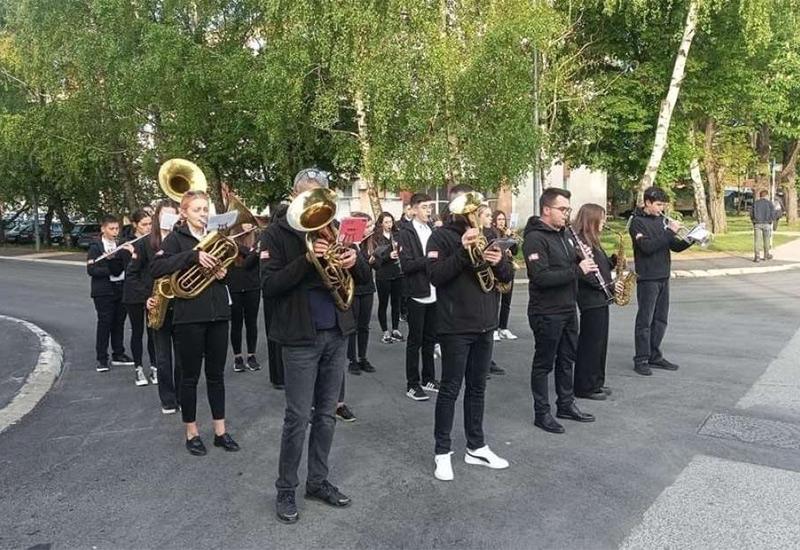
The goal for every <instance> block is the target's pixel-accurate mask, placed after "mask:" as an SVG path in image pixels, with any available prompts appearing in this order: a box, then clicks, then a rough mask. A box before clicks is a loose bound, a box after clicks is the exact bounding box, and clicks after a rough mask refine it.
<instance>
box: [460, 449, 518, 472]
mask: <svg viewBox="0 0 800 550" xmlns="http://www.w3.org/2000/svg"><path fill="white" fill-rule="evenodd" d="M464 462H466V463H467V464H475V465H476V466H486V467H487V468H491V469H492V470H504V469H506V468H508V460H506V459H504V458H500V457H499V456H497V455H496V454H494V453H493V452H492V450H491V449H490V448H489V446H488V445H484V446H483V447H481V448H480V449H475V450H474V451H472V450H470V449H467V452H466V454H465V455H464Z"/></svg>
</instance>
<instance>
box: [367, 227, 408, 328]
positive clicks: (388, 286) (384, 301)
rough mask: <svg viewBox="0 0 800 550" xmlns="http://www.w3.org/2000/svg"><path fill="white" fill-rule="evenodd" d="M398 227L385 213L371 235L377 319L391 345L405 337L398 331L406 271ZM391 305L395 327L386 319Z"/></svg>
mask: <svg viewBox="0 0 800 550" xmlns="http://www.w3.org/2000/svg"><path fill="white" fill-rule="evenodd" d="M396 235H397V227H396V226H395V223H394V217H393V216H392V215H391V214H390V213H389V212H383V213H382V214H381V215H380V216H378V219H377V220H376V222H375V232H374V233H373V234H372V236H371V237H370V240H371V241H372V242H371V243H370V245H369V246H370V248H371V249H372V255H373V256H374V257H375V262H374V263H373V264H372V267H373V269H374V270H375V286H377V287H378V322H379V323H380V325H381V331H383V337H382V338H381V342H383V343H384V344H391V343H392V342H401V341H403V340H404V338H403V335H402V333H401V332H400V330H399V325H400V298H402V294H403V270H402V267H401V265H400V255H399V253H398V251H397V240H396ZM390 303H391V306H392V330H391V332H390V331H389V324H388V322H387V318H386V311H387V309H388V308H389V304H390Z"/></svg>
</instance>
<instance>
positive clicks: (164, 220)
mask: <svg viewBox="0 0 800 550" xmlns="http://www.w3.org/2000/svg"><path fill="white" fill-rule="evenodd" d="M179 219H180V216H178V215H177V214H173V213H172V212H162V213H161V215H160V216H159V221H158V226H159V227H160V228H161V229H163V230H164V231H172V228H173V227H174V226H175V224H176V223H178V220H179Z"/></svg>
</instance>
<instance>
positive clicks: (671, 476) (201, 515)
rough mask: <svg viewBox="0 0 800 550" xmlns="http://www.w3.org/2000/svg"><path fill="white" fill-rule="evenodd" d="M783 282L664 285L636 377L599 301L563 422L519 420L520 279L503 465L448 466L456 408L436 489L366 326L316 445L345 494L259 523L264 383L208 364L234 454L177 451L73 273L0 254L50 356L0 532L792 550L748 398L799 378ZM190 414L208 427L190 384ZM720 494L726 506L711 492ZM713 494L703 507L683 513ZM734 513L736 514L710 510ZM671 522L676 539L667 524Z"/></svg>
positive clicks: (4, 342)
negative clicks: (99, 326) (324, 439)
mask: <svg viewBox="0 0 800 550" xmlns="http://www.w3.org/2000/svg"><path fill="white" fill-rule="evenodd" d="M797 280H798V274H797V273H795V272H791V271H789V272H781V273H770V274H761V275H751V276H739V277H720V278H704V279H679V280H675V281H673V286H672V310H671V324H670V329H669V332H668V334H667V340H666V345H665V352H666V354H667V357H668V358H670V359H671V360H673V361H675V362H677V363H679V364H681V365H682V368H681V370H679V371H678V372H676V373H668V372H663V371H656V372H655V374H654V376H652V377H649V378H645V377H641V376H638V375H636V374H635V373H633V371H632V369H631V356H632V353H633V350H632V346H633V341H632V340H633V339H632V331H633V316H634V315H635V306H630V307H627V308H614V309H613V310H612V319H611V326H612V335H611V341H610V345H609V366H608V376H607V380H608V384H609V386H611V387H612V388H613V390H614V394H613V396H612V397H611V399H610V400H609V401H606V402H587V401H581V406H582V408H583V409H585V410H586V411H588V412H592V413H594V414H596V415H597V417H598V421H597V422H596V423H594V424H576V423H573V422H567V423H566V428H567V433H566V434H565V435H553V434H547V433H544V432H542V431H541V430H539V429H536V428H534V427H533V424H532V404H531V397H530V390H529V371H530V360H531V356H532V349H533V342H532V337H531V333H530V329H529V328H528V327H527V320H526V316H525V307H526V304H527V289H526V288H525V287H524V286H518V287H517V288H516V290H515V292H516V293H515V295H514V303H513V312H512V323H511V328H512V330H514V331H515V332H516V333H517V334H518V335H519V336H520V339H519V340H517V341H514V342H506V341H503V342H500V343H499V344H498V345H497V346H496V348H495V350H496V351H495V358H496V360H497V361H498V363H500V364H501V365H502V366H504V367H506V368H507V369H508V370H509V374H508V375H507V376H505V377H494V378H492V380H490V381H489V388H488V390H487V392H488V394H487V411H486V421H485V429H486V433H487V436H488V442H489V444H490V445H491V446H492V448H493V449H494V450H495V451H497V452H498V454H500V455H501V456H503V457H505V458H508V459H509V461H510V462H511V467H510V468H509V469H508V470H504V471H499V472H496V471H490V470H487V469H480V468H476V467H472V466H467V465H465V464H464V463H463V458H462V457H463V448H464V436H463V430H462V428H461V422H460V420H458V419H460V414H458V415H457V421H456V427H455V430H454V435H455V437H454V444H455V450H456V454H455V456H454V458H456V459H457V460H454V468H455V475H456V479H455V481H454V482H451V483H442V482H438V481H436V480H435V479H434V478H433V475H432V470H433V438H432V423H433V408H434V401H433V400H431V401H429V402H423V403H416V402H412V401H411V400H409V399H408V398H407V397H405V395H404V390H405V384H404V369H403V356H404V355H403V354H404V345H403V344H393V345H385V344H380V343H379V342H378V331H377V322H374V325H373V328H375V330H374V331H373V333H372V336H373V338H372V341H371V343H370V352H369V356H370V359H371V360H372V362H373V363H374V364H375V366H376V367H377V369H378V372H377V373H375V374H371V375H367V374H365V375H362V376H359V377H354V376H350V375H348V376H347V383H348V398H347V401H348V403H349V404H350V405H351V406H352V408H353V410H354V412H355V413H356V415H357V416H358V419H359V420H358V421H357V422H356V423H354V424H349V425H343V424H341V423H340V424H338V425H337V432H336V438H335V441H334V448H333V451H332V454H331V461H330V462H331V466H332V471H331V481H332V482H333V483H335V484H336V485H338V486H339V487H340V488H341V489H342V490H343V491H344V492H345V493H346V494H348V495H350V496H351V497H352V498H353V505H352V506H351V507H350V508H349V509H342V510H338V509H337V510H334V509H330V508H328V507H325V506H324V505H322V504H319V503H312V502H308V503H306V502H304V500H303V499H302V498H299V499H298V502H299V505H300V513H301V520H300V523H299V524H298V525H294V526H285V525H282V524H279V523H278V522H277V520H276V519H275V517H274V495H275V493H274V485H273V483H274V479H275V474H276V471H277V454H278V442H279V434H280V427H281V420H282V409H283V399H282V394H281V392H278V391H276V390H274V389H272V388H271V386H270V385H269V383H268V379H267V373H266V369H265V370H262V371H260V372H257V373H243V374H235V373H233V372H232V371H231V370H228V371H227V396H228V415H227V416H228V419H229V426H230V431H231V432H232V434H233V435H234V437H235V438H236V439H237V441H238V442H239V443H240V444H241V445H242V451H241V452H239V453H237V454H224V453H223V452H222V451H221V450H219V449H216V448H210V449H211V450H210V451H209V455H208V456H206V457H201V458H198V457H192V456H190V455H189V454H188V453H187V452H186V451H185V450H184V448H183V444H182V426H181V423H180V418H179V417H178V416H167V417H165V416H163V415H161V412H160V409H159V403H158V399H157V396H156V389H155V388H154V387H145V388H137V387H135V386H134V384H133V379H132V369H123V368H116V369H112V371H111V372H110V373H107V374H98V373H96V372H95V371H94V362H93V357H94V352H93V341H94V309H93V307H92V303H91V300H90V299H89V282H88V278H87V277H86V274H85V269H83V268H81V267H77V266H69V265H57V264H40V263H33V262H15V261H6V260H0V314H5V315H10V316H14V317H19V318H23V319H26V320H29V321H31V322H33V323H36V324H37V325H39V326H40V327H42V328H43V329H44V330H46V331H48V332H49V333H50V334H51V335H52V336H53V337H54V338H55V339H56V340H58V341H59V343H60V344H61V345H62V346H63V348H64V354H65V358H66V362H65V366H64V374H63V376H62V377H61V379H60V380H59V381H58V382H57V383H56V385H55V386H54V388H53V389H52V390H51V391H50V393H49V395H48V396H47V397H46V398H45V399H44V400H43V401H42V403H40V405H39V406H38V407H37V408H36V409H35V410H34V411H33V412H32V413H31V414H29V415H28V416H27V417H25V418H24V419H23V420H22V422H21V423H20V424H18V425H16V426H13V427H11V428H10V429H8V430H7V431H6V432H4V433H2V434H0V548H29V547H33V546H35V545H44V546H41V548H46V547H48V546H47V545H52V548H53V549H58V548H75V547H79V548H92V547H96V548H100V549H102V548H200V549H205V548H221V547H226V548H303V547H305V548H329V547H330V548H388V547H404V548H429V547H437V548H439V547H440V548H455V547H458V548H487V547H494V548H618V547H620V546H624V547H627V548H647V547H664V546H667V545H669V546H671V547H674V548H678V547H685V545H686V544H687V541H688V544H689V545H692V544H693V543H692V541H694V544H696V545H697V546H702V547H707V546H705V545H702V544H701V543H700V542H698V541H700V540H701V539H699V538H694V539H692V538H691V537H690V538H685V537H687V536H690V535H691V533H692V532H693V531H692V529H695V530H696V532H697V533H701V532H707V533H711V534H714V535H715V536H716V537H717V538H716V539H713V538H712V539H709V540H710V541H711V543H710V545H711V546H718V547H725V545H724V541H725V540H726V539H725V538H724V533H723V534H720V532H721V531H726V529H725V528H726V527H727V531H726V532H731V530H732V529H745V531H747V533H749V534H748V536H747V537H744V538H741V539H739V541H740V544H739V545H738V547H740V548H746V547H759V548H764V547H769V546H773V547H787V546H788V547H791V546H797V544H800V541H798V539H800V534H799V533H798V531H797V529H792V528H791V526H788V527H787V525H786V521H787V520H789V519H791V520H793V521H794V523H796V517H793V518H787V517H783V516H781V515H780V514H776V513H775V510H776V509H782V510H784V512H786V511H787V510H788V511H796V510H797V506H798V504H800V480H799V478H800V474H798V472H800V455H798V449H800V435H798V434H800V413H798V410H797V409H796V408H793V407H794V405H796V404H797V403H796V402H795V403H794V404H792V403H791V402H790V401H789V400H788V398H787V400H784V401H781V402H780V403H777V404H773V405H774V406H772V405H769V404H767V405H764V403H763V396H764V395H767V396H769V395H770V393H769V392H770V390H769V388H770V385H771V384H772V385H773V386H774V385H776V384H777V385H780V383H781V380H784V381H785V380H786V377H791V376H795V377H796V376H797V368H796V357H797V354H796V353H795V354H794V355H793V356H790V355H786V354H784V355H781V353H782V351H783V350H784V348H787V349H788V350H791V351H792V352H793V353H794V352H795V351H796V348H794V347H793V346H794V345H795V344H798V345H800V343H799V342H798V340H795V339H794V337H795V333H796V332H797V331H798V327H800V315H798V311H800V288H799V287H798V285H797ZM401 328H403V329H404V328H405V326H403V327H401ZM260 336H261V341H260V342H259V358H260V359H261V361H262V363H266V353H265V342H264V339H263V331H262V332H261V335H260ZM126 339H127V337H126ZM16 343H17V342H16V340H15V339H10V338H8V337H1V338H0V346H2V348H1V349H0V361H4V362H7V361H16V360H17V359H16V358H18V357H21V356H22V355H21V354H23V352H17V351H15V350H14V346H15V345H16ZM12 344H13V345H12ZM23 345H24V343H23ZM787 346H789V347H787ZM797 349H800V348H797ZM786 353H788V352H786ZM792 357H793V358H795V361H794V363H792ZM265 366H266V365H265ZM3 367H4V368H3V369H0V371H1V372H2V373H5V372H6V366H5V365H4V366H3ZM776 373H778V376H776ZM762 375H763V377H762ZM4 376H6V375H4ZM765 388H766V390H765ZM765 392H766V393H765ZM203 394H204V392H200V393H199V395H201V396H202V395H203ZM759 395H761V396H762V397H761V398H759ZM0 401H2V394H0ZM762 405H763V406H762ZM459 407H460V405H459ZM198 419H199V421H200V424H201V433H202V435H203V436H204V437H205V438H206V440H207V441H208V440H209V439H210V435H211V426H210V424H211V423H210V413H209V411H208V405H207V402H206V401H205V399H204V398H200V399H198ZM742 419H744V420H742ZM748 422H749V423H750V424H748ZM765 422H771V423H772V424H769V425H770V426H773V427H776V429H777V430H778V431H779V432H780V434H781V436H780V437H777V436H776V437H774V438H770V437H769V432H768V431H767V434H766V436H765V437H761V438H759V437H750V436H751V435H753V434H752V433H751V432H748V431H747V430H748V426H751V425H756V426H759V425H760V426H764V425H766V424H764V423H765ZM753 423H755V424H753ZM759 433H761V432H759ZM743 434H744V435H743ZM748 434H749V435H748ZM302 478H303V476H301V479H302ZM760 491H761V492H760ZM764 491H769V493H768V495H776V494H779V495H780V499H779V500H777V501H773V502H772V504H774V503H775V502H778V503H779V504H780V506H777V505H775V506H773V507H772V508H769V507H762V506H761V504H762V502H767V501H771V499H770V498H766V497H765V495H764V494H763V492H764ZM734 494H735V495H741V498H739V499H733V500H734V501H736V503H737V505H738V507H737V508H731V509H730V510H728V508H727V507H725V506H722V505H721V504H720V503H723V504H724V503H725V502H727V499H731V495H734ZM300 495H301V493H298V496H300ZM714 502H717V504H719V505H718V506H716V508H715V509H714V511H713V513H712V512H709V513H708V514H700V513H697V512H698V511H701V510H704V509H705V508H704V507H709V506H713V504H714ZM765 506H766V505H765ZM723 512H724V513H723ZM681 514H683V515H684V516H685V517H694V518H695V521H694V522H686V523H682V522H683V521H684V516H681ZM731 514H740V517H739V518H738V519H740V521H739V523H737V522H736V521H734V522H733V523H725V522H726V521H728V522H730V521H731V520H730V518H731ZM768 514H769V515H768ZM789 515H791V516H796V514H794V513H790V514H789ZM679 518H680V519H679ZM696 518H702V521H700V520H697V519H696ZM765 518H766V519H765ZM748 519H751V520H752V521H751V522H750V523H748ZM670 520H672V521H670ZM737 525H738V527H737ZM671 528H673V529H672V530H671ZM682 528H683V531H684V532H683V534H682V535H681V536H683V537H684V538H679V537H678V536H677V535H674V534H673V531H674V533H678V532H679V531H680V530H681V529H682ZM687 533H688V534H689V535H687ZM761 533H764V535H763V536H764V537H767V538H763V537H762V538H759V536H760V534H761ZM769 537H772V539H770V538H769ZM787 537H788V538H787ZM793 537H795V538H793ZM732 540H736V539H732ZM714 541H716V543H714ZM765 541H766V544H765ZM729 547H732V546H729Z"/></svg>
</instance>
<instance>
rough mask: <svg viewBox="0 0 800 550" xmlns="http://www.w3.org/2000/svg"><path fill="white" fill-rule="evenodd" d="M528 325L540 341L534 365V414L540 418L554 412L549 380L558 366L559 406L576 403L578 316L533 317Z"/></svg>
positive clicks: (570, 314)
mask: <svg viewBox="0 0 800 550" xmlns="http://www.w3.org/2000/svg"><path fill="white" fill-rule="evenodd" d="M528 322H529V323H530V325H531V329H533V337H534V339H535V341H536V343H535V348H536V349H535V351H534V354H533V364H532V365H531V392H532V393H533V411H534V413H535V414H536V415H537V416H538V415H542V414H546V413H549V412H550V398H549V389H548V378H549V375H550V372H551V371H552V370H553V366H555V370H556V394H557V395H558V399H557V400H556V406H557V407H558V408H562V407H568V406H569V405H571V404H572V403H573V402H574V401H575V396H574V395H573V393H572V366H573V363H574V361H575V350H576V348H577V345H578V313H577V311H575V312H572V313H560V314H554V315H529V316H528Z"/></svg>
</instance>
